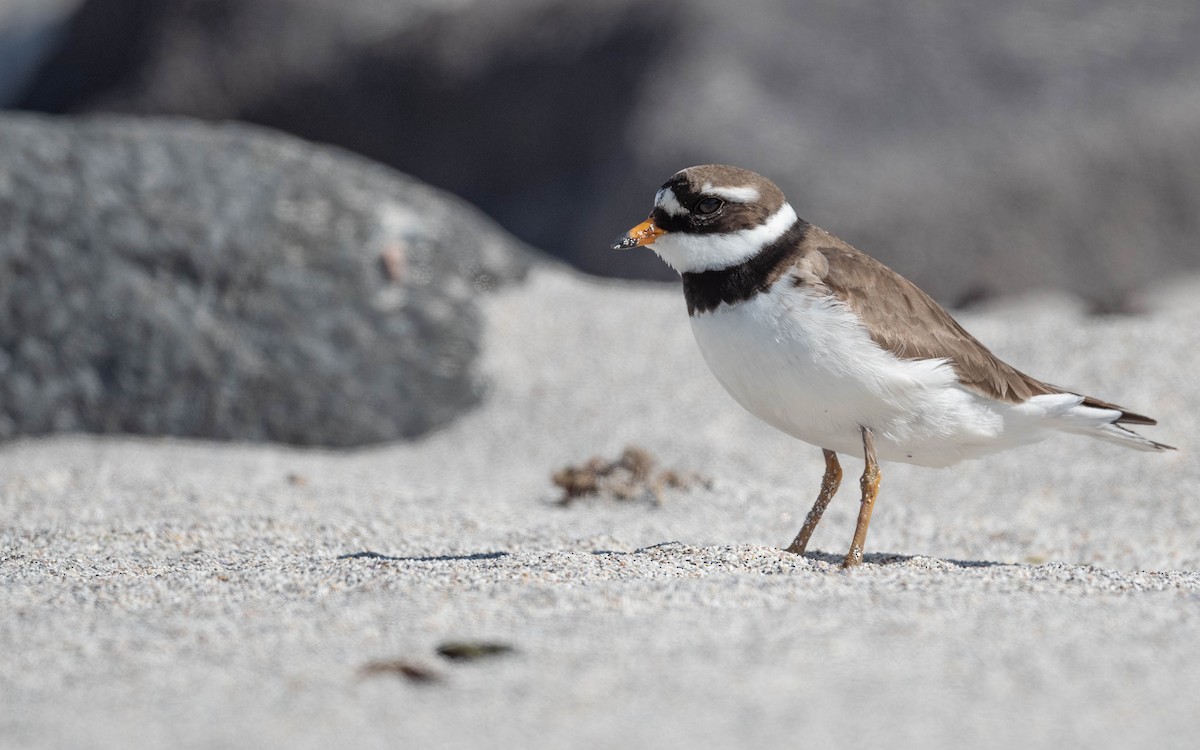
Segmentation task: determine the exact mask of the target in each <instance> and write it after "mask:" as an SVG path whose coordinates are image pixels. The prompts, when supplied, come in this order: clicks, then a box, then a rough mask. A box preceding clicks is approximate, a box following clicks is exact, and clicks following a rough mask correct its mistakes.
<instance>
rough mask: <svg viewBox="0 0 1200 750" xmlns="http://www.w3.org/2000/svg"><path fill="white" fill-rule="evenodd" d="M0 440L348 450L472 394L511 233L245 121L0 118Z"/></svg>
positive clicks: (423, 425)
mask: <svg viewBox="0 0 1200 750" xmlns="http://www.w3.org/2000/svg"><path fill="white" fill-rule="evenodd" d="M0 153H3V154H4V159H3V160H2V161H0V269H2V271H0V438H10V437H13V436H15V435H31V434H42V433H48V432H59V431H88V432H126V433H142V434H153V435H181V436H192V437H205V438H221V439H232V440H271V441H279V442H286V443H296V444H302V445H323V446H339V447H340V446H352V445H359V444H363V443H369V442H375V441H384V440H393V439H397V438H405V437H412V436H416V435H420V434H422V433H424V432H426V431H428V430H430V429H433V428H435V427H438V426H439V425H444V424H446V423H447V422H448V421H450V420H451V419H453V418H454V417H455V416H456V415H458V414H460V413H462V412H463V411H464V410H465V409H467V408H469V407H471V406H472V405H473V404H475V403H476V402H477V401H478V400H479V398H480V396H481V385H480V382H479V381H478V378H477V376H476V373H475V371H474V363H475V359H476V356H477V353H478V351H479V341H478V337H479V330H480V322H479V317H478V313H477V308H476V303H475V296H476V294H477V293H479V292H486V290H489V289H492V288H494V287H498V286H501V285H503V284H505V283H507V282H509V281H511V280H514V279H518V278H521V277H522V276H523V275H524V273H525V270H526V268H527V267H528V266H529V264H530V263H531V262H532V259H533V257H534V256H533V255H531V254H529V253H528V252H527V251H526V250H525V249H524V248H522V247H521V246H519V244H518V243H517V242H516V241H514V240H512V239H511V238H509V237H508V236H507V235H506V234H505V233H504V232H502V231H500V230H499V229H497V228H496V227H495V226H494V225H493V224H492V223H491V222H490V221H488V220H487V219H485V218H483V217H482V216H480V215H479V214H478V212H477V211H475V210H474V209H472V208H471V207H469V206H467V205H465V204H463V203H462V202H461V201H459V200H457V199H455V198H453V197H451V196H448V195H444V194H441V193H440V192H439V191H436V190H433V189H431V188H429V187H427V186H425V185H422V184H420V183H419V182H417V181H415V180H413V179H411V178H408V177H406V176H404V175H401V174H397V173H394V172H392V171H391V170H389V169H386V168H383V167H380V166H377V165H373V164H371V163H369V162H366V161H365V160H363V159H361V158H358V157H354V156H351V155H347V154H342V153H338V152H336V151H333V150H330V149H322V148H315V147H312V146H310V145H307V144H304V143H300V142H297V141H295V140H293V139H292V138H290V137H286V136H282V135H277V134H274V133H268V132H264V131H262V130H259V129H256V128H251V127H246V126H234V125H225V126H211V125H204V124H195V123H189V122H182V121H159V120H152V119H145V120H130V119H127V118H111V117H104V118H88V119H84V120H64V119H57V118H46V117H37V116H14V115H7V116H3V117H0Z"/></svg>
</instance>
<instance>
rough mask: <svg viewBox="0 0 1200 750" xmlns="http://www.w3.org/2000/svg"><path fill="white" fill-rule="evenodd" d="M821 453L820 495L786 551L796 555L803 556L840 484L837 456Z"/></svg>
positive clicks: (840, 477) (839, 465)
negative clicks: (822, 460) (823, 468)
mask: <svg viewBox="0 0 1200 750" xmlns="http://www.w3.org/2000/svg"><path fill="white" fill-rule="evenodd" d="M822 451H823V452H824V453H825V477H824V479H822V480H821V494H819V495H817V501H816V502H815V503H813V507H812V510H810V511H809V512H808V516H806V517H805V519H804V526H802V527H801V528H800V533H799V534H797V535H796V538H795V539H793V540H792V543H791V544H790V545H788V548H787V550H786V551H787V552H794V553H795V554H797V555H803V554H804V549H805V548H806V547H808V539H809V537H811V536H812V534H813V530H814V529H816V528H817V524H819V523H820V522H821V516H822V515H823V514H824V513H825V509H826V508H828V507H829V501H830V500H832V499H833V495H834V493H836V492H837V491H838V485H840V484H841V483H842V466H841V464H839V463H838V459H837V454H836V453H834V452H833V451H830V450H825V449H822Z"/></svg>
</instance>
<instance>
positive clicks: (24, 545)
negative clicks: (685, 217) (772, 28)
mask: <svg viewBox="0 0 1200 750" xmlns="http://www.w3.org/2000/svg"><path fill="white" fill-rule="evenodd" d="M1143 301H1144V307H1145V309H1146V312H1145V313H1144V314H1142V315H1137V316H1108V317H1089V316H1087V315H1085V313H1084V310H1083V307H1082V305H1081V304H1080V303H1078V302H1077V301H1075V300H1074V299H1072V298H1070V297H1066V296H1057V295H1050V294H1042V295H1031V296H1029V297H1026V298H1020V299H1007V300H1004V301H1002V302H997V303H995V304H992V305H990V306H988V307H986V308H981V309H975V310H972V311H970V312H968V313H964V314H963V315H961V316H960V319H961V321H962V322H963V323H964V325H965V326H966V327H967V328H968V329H969V330H971V331H972V332H973V333H974V334H975V335H976V336H978V337H979V338H980V339H981V340H982V341H984V342H985V343H986V344H988V345H989V346H991V347H992V348H993V349H994V350H995V351H996V352H997V353H998V354H999V355H1000V356H1002V357H1004V358H1005V359H1007V360H1008V361H1010V362H1012V363H1013V364H1014V365H1016V366H1018V367H1021V368H1022V369H1025V370H1027V371H1028V372H1030V374H1032V375H1034V376H1036V377H1040V378H1044V379H1046V380H1048V381H1050V382H1054V383H1057V384H1060V385H1062V386H1067V387H1072V388H1078V389H1080V390H1082V391H1085V392H1087V393H1089V394H1092V395H1095V396H1097V397H1100V398H1103V399H1107V400H1111V401H1114V402H1116V403H1119V404H1121V405H1123V406H1126V407H1128V408H1130V409H1133V410H1136V411H1140V412H1143V413H1146V414H1149V415H1151V416H1154V417H1156V418H1158V420H1159V421H1160V425H1159V426H1158V427H1156V428H1146V429H1145V430H1144V434H1146V435H1148V436H1150V437H1152V438H1153V439H1155V440H1160V441H1162V442H1166V443H1170V444H1173V445H1177V446H1179V448H1180V450H1179V451H1178V452H1175V453H1171V454H1165V455H1158V454H1144V453H1138V452H1134V451H1128V450H1122V449H1121V448H1119V447H1115V446H1112V445H1108V444H1103V443H1100V442H1098V441H1088V440H1086V439H1084V438H1079V437H1074V436H1063V437H1061V438H1059V439H1056V440H1053V441H1048V442H1045V443H1043V444H1040V445H1037V446H1032V447H1028V448H1024V449H1021V450H1017V451H1011V452H1009V453H1005V454H1001V455H997V456H994V457H991V458H988V459H984V460H982V461H978V462H973V463H967V464H963V465H960V466H958V467H953V468H950V469H945V470H932V469H921V468H916V467H909V466H900V465H890V464H888V465H884V467H883V484H882V492H881V495H880V500H879V504H878V506H877V508H876V511H875V517H874V520H873V522H872V525H871V532H870V537H869V538H868V549H867V551H868V555H867V561H866V565H864V566H863V567H862V568H861V569H859V570H853V571H849V572H847V571H843V570H841V569H840V568H839V567H838V566H837V564H836V563H837V561H838V560H840V558H841V556H842V554H844V552H845V549H846V547H847V545H848V543H849V539H850V535H851V532H852V527H853V518H854V514H855V512H856V510H857V497H856V495H855V492H854V490H855V489H856V484H857V483H856V482H855V481H852V480H853V478H855V477H856V475H857V472H858V471H859V470H860V469H861V464H860V463H856V462H854V461H853V460H847V461H846V462H845V465H846V474H847V477H848V481H846V482H844V484H843V490H842V493H841V494H840V495H839V496H838V497H837V498H835V500H834V502H833V504H832V505H831V507H830V509H829V511H828V513H827V514H826V517H825V520H824V521H823V523H822V525H821V527H820V528H819V529H818V531H817V533H816V535H815V537H814V539H813V543H812V547H811V548H812V549H814V550H815V552H814V553H813V554H812V556H811V557H808V558H798V557H795V556H793V555H789V554H786V553H783V552H781V551H780V550H779V549H778V548H779V547H780V546H785V545H786V544H787V542H789V541H790V540H791V538H792V536H793V535H794V534H795V532H796V530H797V529H798V527H799V525H800V522H801V520H802V518H803V515H804V513H805V512H806V511H807V509H808V507H809V505H810V504H811V501H812V499H813V496H814V494H815V492H816V489H817V486H818V484H819V481H820V475H821V467H822V462H821V454H820V451H819V450H818V449H816V448H813V447H811V446H806V445H803V444H800V443H798V442H796V441H794V440H792V439H790V438H787V437H786V436H783V435H781V434H778V433H775V432H773V431H772V430H771V429H770V428H768V427H766V426H764V425H761V424H759V423H757V422H756V421H755V420H754V419H753V418H752V417H750V416H748V415H747V414H745V413H743V412H742V411H741V410H740V409H739V407H738V406H737V405H736V404H734V403H733V401H732V400H731V399H730V398H729V397H728V396H726V395H725V394H724V393H723V392H722V391H721V389H720V387H719V386H718V385H717V383H716V382H715V381H714V380H713V379H712V377H711V376H710V375H709V374H708V372H707V370H706V368H705V367H704V365H703V362H702V361H701V359H700V357H699V354H698V352H697V351H696V348H695V344H694V343H693V341H692V338H691V333H690V331H689V330H688V323H687V316H686V313H685V311H684V309H683V302H682V299H681V298H680V296H679V293H678V290H677V289H675V288H673V287H669V286H658V285H650V284H631V283H617V282H597V281H591V280H586V279H583V278H580V277H577V276H574V275H571V274H568V273H566V272H563V271H561V270H557V269H552V268H551V269H541V270H536V271H534V272H533V273H532V275H531V277H530V279H529V281H528V282H527V283H526V284H524V285H521V286H517V287H514V288H512V289H509V290H505V291H503V292H500V293H497V294H495V295H492V296H490V297H489V298H488V300H487V301H486V303H485V305H484V313H485V338H484V342H485V351H484V354H483V358H482V362H481V365H480V368H481V374H482V375H483V376H484V378H485V379H486V382H487V383H488V391H487V394H486V396H485V398H484V401H483V405H482V406H481V407H479V408H478V409H476V410H474V411H472V412H470V413H469V414H467V415H466V416H465V417H463V418H460V419H459V420H458V421H456V422H454V423H452V424H451V425H450V426H449V427H447V428H445V429H442V430H440V431H438V432H435V433H433V434H430V435H428V436H426V437H424V438H422V439H420V440H418V441H415V442H404V443H395V444H389V445H383V446H378V447H373V448H369V449H362V450H355V451H349V452H330V451H313V450H299V449H292V448H286V447H280V446H273V445H250V444H228V443H206V442H190V441H180V440H166V439H135V438H112V437H103V438H102V437H90V436H60V437H53V438H45V439H28V440H21V441H17V442H14V443H10V444H8V445H6V446H5V447H3V448H2V449H0V642H3V643H5V644H7V645H8V647H6V648H5V649H3V651H0V696H2V700H0V745H3V746H4V747H12V748H80V747H90V748H127V747H165V746H174V747H188V748H191V747H195V748H209V747H213V748H215V747H284V746H287V747H290V748H308V747H312V748H317V747H329V746H331V745H335V744H336V745H340V746H345V747H354V748H356V750H359V749H365V748H374V747H380V748H383V747H393V748H394V747H411V748H459V747H461V748H466V747H472V748H476V747H521V748H562V747H573V748H607V747H614V748H615V747H682V746H689V747H714V748H716V747H751V746H761V747H783V746H789V747H820V746H828V747H846V746H863V745H878V746H880V747H912V748H918V747H919V748H942V747H945V748H959V747H975V748H992V747H995V748H1001V747H1004V748H1012V747H1051V746H1054V747H1090V748H1104V747H1150V746H1155V747H1163V748H1170V747H1184V746H1188V745H1190V744H1191V743H1192V742H1193V741H1194V737H1195V736H1196V734H1197V732H1200V714H1197V712H1196V710H1195V705H1196V695H1197V694H1200V627H1197V626H1198V624H1200V572H1197V571H1200V497H1198V493H1197V490H1196V488H1197V486H1200V465H1198V464H1197V462H1196V461H1195V457H1194V453H1193V450H1192V446H1191V443H1192V440H1191V437H1192V436H1193V435H1195V434H1197V432H1198V431H1200V430H1198V428H1200V424H1198V416H1197V415H1198V414H1200V389H1197V387H1196V383H1195V373H1196V372H1198V371H1200V333H1198V332H1197V328H1196V321H1197V320H1200V280H1197V279H1194V278H1193V279H1185V280H1181V281H1179V282H1176V283H1174V284H1171V285H1160V286H1158V287H1155V288H1152V289H1149V290H1147V291H1146V292H1145V294H1144V295H1143ZM627 445H636V446H640V447H641V448H643V449H644V450H645V451H647V452H648V453H649V454H650V455H651V456H653V457H654V459H655V460H656V462H657V464H658V466H660V467H662V468H669V469H674V470H677V471H679V472H684V473H695V474H698V475H702V476H703V477H704V478H706V479H707V480H708V481H707V482H706V483H702V484H700V483H698V484H694V485H693V486H691V487H690V488H686V489H671V488H667V489H665V490H663V492H662V493H661V498H658V499H656V498H655V497H654V495H653V493H641V494H635V495H634V496H633V497H630V498H625V499H620V498H617V497H614V496H611V495H609V496H599V497H593V498H581V499H578V500H576V501H575V502H573V503H571V504H570V505H568V506H562V505H560V504H559V503H558V502H557V500H558V497H559V491H558V489H557V488H556V487H554V486H553V485H552V483H551V481H550V477H551V475H552V474H553V473H554V472H555V471H557V470H559V469H561V468H563V467H565V466H568V465H578V464H581V463H583V462H585V461H586V460H588V459H589V458H591V457H593V456H598V457H602V458H606V459H612V458H615V457H616V456H618V455H619V454H620V453H621V451H622V449H623V448H624V447H625V446H627ZM455 642H459V643H461V642H466V643H467V644H475V645H480V644H485V645H486V644H495V645H498V646H504V647H507V650H505V651H504V652H503V653H496V654H491V655H488V654H481V655H480V658H477V659H470V658H464V659H457V660H454V659H449V658H446V657H444V656H442V655H439V653H438V649H439V647H445V646H446V645H447V644H452V643H455ZM484 650H485V651H486V649H484ZM468 655H470V654H468Z"/></svg>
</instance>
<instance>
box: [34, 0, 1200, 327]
mask: <svg viewBox="0 0 1200 750" xmlns="http://www.w3.org/2000/svg"><path fill="white" fill-rule="evenodd" d="M1198 37H1200V5H1197V4H1196V3H1195V2H1192V1H1191V0H1162V2H1156V3H1154V4H1153V6H1152V7H1145V8H1143V7H1140V6H1132V5H1129V4H1127V3H1120V2H1117V0H1102V1H1101V2H1085V1H1084V0H1071V1H1069V2H1064V3H1056V4H1053V5H1047V4H1045V3H1038V2H1034V1H1033V0H998V2H995V3H989V4H986V5H961V4H953V3H917V4H912V3H909V4H903V5H896V6H887V7H881V6H879V5H878V4H877V3H869V2H857V3H846V2H841V1H840V0H817V1H816V2H809V3H802V4H801V3H777V2H772V1H771V0H749V2H746V3H738V4H729V3H721V2H718V1H717V0H696V1H695V2H682V0H650V1H649V2H634V0H603V1H602V2H594V3H586V4H581V3H573V2H569V0H514V2H509V3H501V4H495V3H484V2H481V1H480V0H456V2H452V3H451V2H447V1H446V0H423V1H421V2H413V3H403V4H395V3H392V2H389V1H388V0H181V1H180V2H172V3H159V2H155V1H154V0H90V1H89V2H87V3H86V4H85V6H84V7H83V9H82V10H81V12H80V13H79V15H78V17H77V22H76V23H75V25H74V27H73V30H72V33H71V35H70V37H69V39H68V40H67V41H66V43H65V44H64V46H63V47H62V48H61V50H60V52H59V54H58V56H57V57H56V58H55V59H53V60H52V61H51V62H50V63H48V64H47V65H46V66H45V67H44V68H43V69H42V72H41V75H40V76H39V77H38V79H37V80H36V81H35V82H34V84H33V85H31V87H30V88H29V89H28V90H27V92H26V95H25V97H24V99H23V103H24V106H27V107H30V108H35V109H41V110H45V111H55V112H81V111H95V110H109V111H122V112H140V113H155V112H172V113H182V114H188V115H194V116H200V117H207V118H238V119H244V120H248V121H252V122H258V123H262V124H267V125H271V126H274V127H278V128H281V129H284V130H288V131H290V132H294V133H297V134H300V135H302V136H303V137H305V138H308V139H312V140H316V141H322V142H329V143H336V144H340V145H344V146H346V147H347V148H350V149H352V150H355V151H357V152H359V153H362V154H365V155H368V156H370V157H372V158H375V159H379V160H381V161H384V162H386V163H388V164H391V165H393V166H396V167H398V168H400V169H402V170H404V171H406V172H409V173H411V174H414V175H416V176H418V177H420V178H422V179H425V180H428V181H430V182H432V183H434V184H436V185H438V186H441V187H444V188H447V189H449V190H451V191H453V192H455V193H457V194H458V195H460V196H463V197H465V198H467V199H468V200H470V201H471V202H473V203H475V204H476V205H478V206H480V207H482V208H483V209H484V210H485V211H486V212H487V213H489V214H490V215H492V216H493V217H495V218H497V219H498V220H499V221H500V222H501V223H502V224H503V225H504V226H506V227H507V228H509V229H510V230H511V231H513V232H515V233H516V234H517V235H518V236H520V237H522V238H523V239H525V240H527V241H530V242H532V243H533V244H535V245H537V246H539V247H542V248H544V249H546V250H549V251H550V252H552V253H554V254H557V255H560V256H562V257H565V258H568V259H570V260H572V261H573V262H575V263H576V264H578V265H579V266H581V267H583V268H585V269H587V270H590V271H596V272H602V273H608V274H619V275H635V276H647V275H658V276H659V277H661V278H668V277H669V276H670V272H669V271H668V270H667V269H665V267H664V266H662V264H660V263H658V262H657V261H656V260H655V259H654V258H652V257H651V256H650V254H649V253H629V254H624V255H620V256H615V255H613V254H611V253H609V252H607V251H606V249H605V248H606V247H607V243H608V241H609V240H610V239H611V238H612V237H613V236H614V235H616V234H618V233H619V232H621V231H623V230H624V229H626V228H627V227H628V226H629V225H630V224H631V223H633V222H634V221H637V220H639V219H640V218H642V217H643V216H644V214H645V213H646V212H647V208H648V205H649V200H650V197H651V196H652V195H653V192H654V190H655V189H656V188H657V186H658V185H659V184H661V182H662V181H663V180H664V179H665V178H666V177H667V176H668V175H670V174H671V173H672V172H674V171H675V170H677V169H679V168H681V167H683V166H687V165H690V164H695V163H700V162H728V163H735V164H740V165H742V166H746V167H749V168H751V169H755V170H757V171H760V172H763V173H765V174H767V175H769V176H771V177H773V178H774V179H775V180H776V181H777V182H779V183H780V185H781V186H782V187H783V188H784V189H785V191H786V192H787V193H788V194H789V196H790V197H791V198H792V201H793V203H794V204H795V205H796V208H797V210H798V211H799V212H800V214H801V215H802V216H805V217H806V218H808V219H810V220H811V221H813V222H814V223H817V224H819V225H821V226H824V227H826V228H828V229H829V230H831V231H833V232H835V233H837V234H839V235H841V236H843V237H845V238H846V239H848V240H850V241H851V242H854V243H855V244H857V245H859V246H860V247H861V248H862V249H864V250H866V251H868V252H871V253H872V254H874V255H877V256H878V257H880V258H882V259H883V260H884V261H885V262H887V263H889V264H890V265H892V266H894V267H896V268H897V269H898V270H900V271H901V272H903V273H905V274H906V275H908V276H910V277H912V278H914V280H916V281H917V282H918V283H920V284H921V285H922V286H924V287H925V288H927V289H929V290H930V291H931V292H933V293H934V294H935V296H937V297H939V298H940V299H942V300H943V301H948V302H967V301H970V300H972V299H977V298H982V297H987V296H990V295H992V294H996V293H1003V292H1012V291H1016V290H1023V289H1026V288H1029V287H1062V288H1067V289H1071V290H1073V291H1076V292H1078V293H1081V294H1084V295H1085V296H1087V297H1089V298H1090V299H1091V300H1092V302H1093V303H1094V304H1095V305H1096V306H1097V307H1099V308H1102V309H1122V308H1123V307H1124V306H1125V300H1127V299H1128V298H1129V295H1130V293H1131V292H1132V291H1133V290H1135V289H1136V288H1138V287H1139V286H1141V285H1143V284H1145V283H1147V282H1149V281H1151V280H1152V279H1155V278H1159V277H1162V276H1165V275H1170V274H1173V273H1175V272H1177V271H1179V270H1181V269H1185V268H1196V267H1200V253H1197V252H1196V251H1195V243H1194V241H1192V239H1191V238H1194V237H1195V236H1196V234H1197V230H1198V229H1200V219H1197V216H1200V188H1198V185H1200V129H1197V128H1196V127H1195V126H1194V123H1196V122H1197V121H1200V45H1197V44H1196V43H1195V39H1196V38H1198ZM113 39H121V40H122V44H120V45H114V44H112V40H113Z"/></svg>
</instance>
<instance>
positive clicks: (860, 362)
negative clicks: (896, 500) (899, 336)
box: [691, 277, 1041, 466]
mask: <svg viewBox="0 0 1200 750" xmlns="http://www.w3.org/2000/svg"><path fill="white" fill-rule="evenodd" d="M780 285H786V286H785V287H781V286H780ZM781 292H782V293H781ZM691 320H692V331H693V333H694V334H695V336H696V342H697V343H698V344H699V345H700V351H701V353H702V354H703V355H704V359H705V361H706V362H707V363H708V366H709V368H710V369H711V370H712V372H713V375H715V376H716V378H717V380H718V381H720V383H721V385H723V386H724V387H725V389H726V390H727V391H729V393H730V395H732V396H733V398H734V399H736V400H737V402H738V403H739V404H741V405H742V406H743V407H745V408H746V409H747V410H748V411H749V412H750V413H751V414H754V415H755V416H756V417H758V418H759V419H762V420H763V421H764V422H766V423H767V424H770V425H771V426H773V427H775V428H777V429H779V430H782V431H783V432H785V433H787V434H789V435H792V436H793V437H796V438H799V439H800V440H803V441H805V442H807V443H811V444H813V445H816V446H819V447H821V448H827V449H829V450H832V451H836V452H838V453H846V454H850V455H854V456H859V457H861V456H862V455H863V449H862V437H861V428H862V427H870V428H871V430H872V432H873V433H874V435H875V446H876V453H877V455H878V457H879V459H880V460H893V461H904V462H907V463H914V464H920V465H923V466H947V465H949V464H952V463H955V462H957V461H960V460H962V459H965V458H976V457H978V456H981V455H984V454H987V453H991V452H993V451H996V450H1000V449H1003V448H1008V447H1012V446H1013V445H1014V444H1019V443H1022V442H1032V441H1034V440H1036V439H1039V438H1040V437H1041V436H1040V435H1035V434H1033V433H1032V432H1029V433H1028V434H1023V435H1020V436H1017V435H1012V434H1009V435H1005V432H1006V429H1005V428H1006V421H1008V420H1007V419H1006V417H1008V416H1009V415H1008V414H1007V413H1006V412H1007V411H1008V410H1009V409H1010V407H1009V406H1008V405H1006V404H998V403H996V402H993V401H991V400H988V399H984V398H982V397H980V396H977V395H976V394H974V393H972V392H970V391H968V390H966V389H964V388H962V387H961V386H960V385H958V383H957V382H956V380H955V377H954V372H953V370H952V368H951V367H950V366H949V365H948V364H947V363H946V362H945V361H944V360H902V359H899V358H897V357H896V356H894V355H893V354H891V353H890V352H888V351H885V350H884V349H882V348H880V347H879V346H878V345H877V344H875V342H874V341H872V340H871V338H870V336H869V335H868V333H867V331H866V329H865V328H864V327H863V326H862V324H861V323H860V322H859V320H858V318H857V317H855V316H854V315H853V314H852V313H851V312H850V311H849V309H848V308H846V307H845V306H844V305H842V303H840V302H838V301H837V300H835V299H832V298H829V297H818V296H815V295H812V294H810V293H807V292H805V291H804V290H801V289H793V288H792V287H791V282H790V280H788V279H787V277H784V279H782V280H781V281H780V282H779V283H778V284H777V285H776V287H775V288H774V289H773V290H772V293H770V294H759V295H756V296H755V297H753V298H752V299H750V300H748V301H746V302H742V303H739V304H736V305H732V306H730V305H722V306H721V307H719V308H718V309H717V310H715V311H713V312H710V313H702V314H697V315H695V316H694V317H692V319H691ZM1026 432H1028V431H1026ZM1037 432H1040V430H1039V431H1037ZM1018 437H1019V438H1020V439H1017V440H1015V441H1014V440H1013V438H1018Z"/></svg>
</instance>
